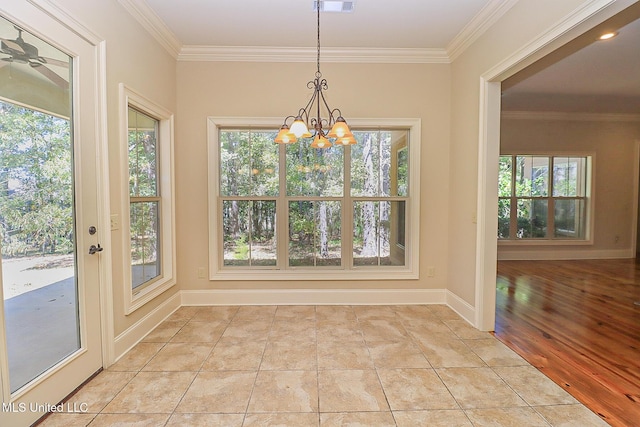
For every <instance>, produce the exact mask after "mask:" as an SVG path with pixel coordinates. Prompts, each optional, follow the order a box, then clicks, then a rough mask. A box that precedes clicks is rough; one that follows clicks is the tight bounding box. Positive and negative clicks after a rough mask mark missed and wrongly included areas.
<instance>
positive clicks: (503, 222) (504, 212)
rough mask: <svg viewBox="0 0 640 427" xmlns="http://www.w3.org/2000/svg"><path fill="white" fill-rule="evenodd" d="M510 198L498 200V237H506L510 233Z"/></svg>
mask: <svg viewBox="0 0 640 427" xmlns="http://www.w3.org/2000/svg"><path fill="white" fill-rule="evenodd" d="M510 224H511V199H499V200H498V238H499V239H508V238H509V237H510V235H511V227H510Z"/></svg>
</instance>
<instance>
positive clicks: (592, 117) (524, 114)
mask: <svg viewBox="0 0 640 427" xmlns="http://www.w3.org/2000/svg"><path fill="white" fill-rule="evenodd" d="M500 117H501V118H502V119H505V120H553V121H574V122H640V114H629V113H578V112H562V111H503V112H502V113H501V115H500Z"/></svg>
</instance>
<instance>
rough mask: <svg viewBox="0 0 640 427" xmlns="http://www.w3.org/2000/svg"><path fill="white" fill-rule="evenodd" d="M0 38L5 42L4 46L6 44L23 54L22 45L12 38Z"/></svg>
mask: <svg viewBox="0 0 640 427" xmlns="http://www.w3.org/2000/svg"><path fill="white" fill-rule="evenodd" d="M0 40H2V43H4V44H5V46H7V47H8V48H9V49H13V50H15V51H16V52H18V53H21V54H23V55H24V54H25V53H26V52H25V51H24V49H23V48H22V46H20V45H19V44H18V43H16V42H15V41H14V40H8V39H0Z"/></svg>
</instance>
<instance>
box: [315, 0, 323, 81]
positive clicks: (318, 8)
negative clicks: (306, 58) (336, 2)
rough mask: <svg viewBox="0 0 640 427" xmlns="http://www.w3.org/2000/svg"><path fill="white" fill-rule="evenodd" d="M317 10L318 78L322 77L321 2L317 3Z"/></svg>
mask: <svg viewBox="0 0 640 427" xmlns="http://www.w3.org/2000/svg"><path fill="white" fill-rule="evenodd" d="M316 9H317V11H318V24H317V29H318V59H317V62H316V65H317V67H318V71H316V77H320V76H322V73H321V72H320V2H319V1H317V2H316Z"/></svg>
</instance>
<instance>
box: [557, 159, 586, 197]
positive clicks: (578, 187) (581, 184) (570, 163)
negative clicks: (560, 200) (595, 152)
mask: <svg viewBox="0 0 640 427" xmlns="http://www.w3.org/2000/svg"><path fill="white" fill-rule="evenodd" d="M585 183H586V158H585V157H554V158H553V195H554V197H576V196H577V197H582V196H584V195H585V192H586V186H585Z"/></svg>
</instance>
